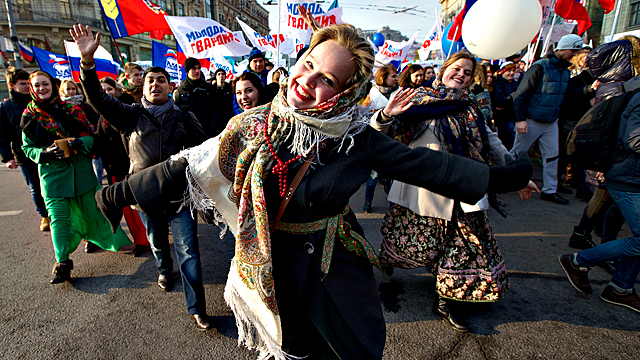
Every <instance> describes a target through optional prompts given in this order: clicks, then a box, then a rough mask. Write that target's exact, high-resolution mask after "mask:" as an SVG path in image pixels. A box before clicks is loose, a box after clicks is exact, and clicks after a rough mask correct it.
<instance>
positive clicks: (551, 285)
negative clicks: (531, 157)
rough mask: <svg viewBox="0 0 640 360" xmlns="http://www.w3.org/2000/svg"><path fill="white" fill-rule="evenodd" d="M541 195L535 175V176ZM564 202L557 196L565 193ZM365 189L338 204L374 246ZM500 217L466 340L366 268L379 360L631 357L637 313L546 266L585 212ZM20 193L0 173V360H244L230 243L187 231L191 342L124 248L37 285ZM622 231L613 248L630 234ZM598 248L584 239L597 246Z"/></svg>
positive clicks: (31, 229) (32, 233)
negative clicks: (193, 280)
mask: <svg viewBox="0 0 640 360" xmlns="http://www.w3.org/2000/svg"><path fill="white" fill-rule="evenodd" d="M536 178H537V179H538V181H537V183H538V184H539V185H541V182H540V181H539V179H540V173H539V171H537V172H536V175H535V176H534V179H536ZM568 197H569V196H568ZM363 198H364V188H362V189H361V190H360V192H359V193H358V194H357V195H356V196H354V197H353V198H352V200H351V206H352V208H353V209H354V211H356V213H360V214H358V216H359V218H360V220H359V221H360V222H361V224H362V225H363V227H364V229H365V232H366V235H367V238H368V240H369V241H370V242H371V243H372V244H373V246H374V248H376V249H378V248H379V246H380V241H381V235H380V231H379V228H380V223H381V221H382V217H383V215H384V212H385V210H386V208H387V207H388V202H387V201H386V200H385V194H384V192H383V191H382V187H380V186H378V189H377V191H376V198H375V200H374V204H373V213H371V214H363V213H361V212H362V204H363ZM501 198H502V199H503V200H505V201H506V202H507V203H508V205H509V207H508V211H509V212H510V214H511V216H510V217H509V218H508V219H503V218H501V217H500V216H499V215H498V214H497V213H495V212H494V211H489V217H490V222H491V225H492V227H493V229H494V232H495V234H496V237H497V241H498V244H499V246H500V249H501V251H502V254H503V256H504V259H505V262H506V265H507V269H508V271H509V274H510V279H511V290H510V291H509V292H508V293H507V294H506V297H505V299H503V300H501V301H499V302H497V303H484V304H462V306H458V307H457V309H458V310H459V311H460V312H462V313H463V314H464V317H465V319H466V320H467V321H468V323H469V324H470V326H471V328H472V333H468V334H458V333H456V332H454V331H453V330H451V329H450V328H449V327H448V326H447V325H446V324H445V323H444V322H443V321H442V320H440V319H439V318H438V317H437V316H436V315H434V314H433V313H432V312H431V306H432V304H433V301H434V287H435V278H434V277H433V276H432V275H431V274H430V271H429V270H427V269H424V268H420V269H414V270H401V269H396V271H395V272H394V274H393V276H387V275H383V274H381V273H380V272H378V271H377V270H376V277H377V280H378V283H379V291H380V295H381V299H382V304H381V306H382V307H383V311H384V315H385V319H386V322H387V343H386V347H385V352H384V359H638V358H640V351H639V350H640V336H639V334H640V333H639V331H640V321H639V320H640V314H639V313H637V312H634V311H632V310H629V309H626V308H623V307H619V306H615V305H611V304H608V303H605V302H604V301H602V300H600V299H599V293H600V292H601V291H602V289H603V288H604V286H605V285H606V284H607V282H608V281H609V279H610V275H609V274H608V273H606V272H605V271H603V270H602V269H600V268H595V269H593V270H592V271H591V272H590V274H589V276H590V279H591V283H592V285H593V287H594V290H595V292H594V293H593V294H591V295H583V294H581V293H579V292H578V291H577V290H575V289H574V288H573V287H572V286H571V285H570V283H569V282H568V280H567V279H566V277H565V275H564V273H563V271H562V269H561V268H560V266H559V265H558V261H557V257H558V255H560V254H564V253H568V252H571V251H572V249H570V248H569V247H568V246H567V244H568V239H569V236H570V234H571V231H572V229H573V226H574V225H576V224H577V222H578V220H579V218H580V216H581V214H582V211H583V209H584V206H585V203H583V202H580V201H577V200H575V199H574V198H573V197H569V198H570V199H571V204H569V205H567V206H561V205H556V204H552V203H548V202H544V201H541V200H539V198H538V195H534V196H533V198H532V199H531V200H529V201H522V200H520V199H518V197H517V194H507V195H503V196H501ZM38 224H39V216H38V214H37V213H36V211H35V209H34V206H33V203H32V202H31V198H30V196H29V191H28V188H27V187H26V185H25V184H24V180H23V179H22V176H21V174H20V172H19V171H18V170H9V169H7V168H6V167H4V166H2V167H1V168H0V230H1V231H0V258H1V263H2V264H4V265H3V266H2V267H0V269H2V270H1V271H0V309H1V310H0V359H67V358H72V359H253V358H254V357H255V353H253V352H252V351H249V350H246V349H245V348H244V347H242V346H238V342H237V338H238V335H237V330H236V327H235V320H234V318H233V316H232V313H231V311H230V310H229V308H228V307H227V306H226V305H225V303H224V299H223V291H224V284H225V281H226V276H227V273H228V271H229V260H230V259H231V257H232V256H233V239H232V237H230V236H229V235H227V236H226V237H224V238H223V239H220V238H219V232H218V229H217V228H216V227H212V226H208V225H204V224H200V225H199V226H198V234H199V239H200V251H201V256H202V260H203V261H202V266H203V279H204V284H205V291H206V296H207V309H208V313H209V314H210V315H211V316H212V317H213V319H214V323H215V325H216V329H215V330H211V331H206V332H201V331H198V330H197V329H196V327H195V325H194V324H193V323H192V321H191V319H190V318H189V317H188V316H187V313H186V308H185V301H184V295H183V293H182V285H181V284H180V280H179V276H180V275H179V271H178V269H177V267H175V266H174V272H173V276H174V279H175V280H176V282H177V284H176V286H175V288H174V290H173V291H171V292H170V293H165V292H163V291H161V290H160V289H159V288H158V286H157V284H156V280H157V272H156V270H155V265H154V260H153V256H152V255H151V253H146V254H144V255H143V256H142V257H133V256H132V255H131V254H130V250H131V248H130V247H127V248H124V249H123V250H121V251H119V252H117V253H112V252H107V251H99V252H97V253H93V254H85V253H84V251H83V246H82V244H81V246H80V247H79V248H78V250H77V251H76V252H75V253H73V254H72V256H71V258H72V259H73V261H74V266H75V269H74V270H73V272H72V277H73V279H72V281H71V282H70V283H64V284H60V285H50V284H49V280H50V278H51V268H52V266H53V263H54V257H53V248H52V244H51V238H50V234H49V233H43V232H40V231H39V230H38ZM629 235H630V232H629V230H628V227H626V225H625V227H624V230H623V232H622V233H621V234H620V237H625V236H629ZM597 241H598V239H597V238H596V242H597Z"/></svg>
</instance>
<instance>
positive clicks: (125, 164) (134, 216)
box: [85, 76, 151, 257]
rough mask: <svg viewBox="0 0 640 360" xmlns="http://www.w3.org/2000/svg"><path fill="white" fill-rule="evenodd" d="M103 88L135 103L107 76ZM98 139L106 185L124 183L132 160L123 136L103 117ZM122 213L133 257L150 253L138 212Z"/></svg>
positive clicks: (87, 249) (131, 210) (101, 83)
mask: <svg viewBox="0 0 640 360" xmlns="http://www.w3.org/2000/svg"><path fill="white" fill-rule="evenodd" d="M100 85H101V86H102V89H104V91H105V92H106V93H107V94H109V95H111V96H113V97H115V98H118V99H122V97H123V96H128V97H131V102H133V97H132V96H131V95H129V94H124V93H123V92H122V88H121V87H120V84H118V83H117V82H116V81H115V80H114V79H113V78H111V77H108V76H107V77H104V78H102V79H100ZM96 136H97V140H98V142H99V149H100V157H101V158H102V162H103V165H104V169H105V170H106V171H107V182H108V183H109V185H111V184H114V183H117V182H118V181H122V180H124V178H125V176H127V175H128V174H129V165H130V161H129V154H127V149H126V148H125V146H124V142H123V141H122V135H121V134H120V132H119V131H118V130H116V129H115V128H114V127H113V126H111V124H109V123H108V122H107V120H105V119H104V118H103V117H102V116H101V117H100V120H99V121H98V129H97V130H96ZM122 213H123V215H124V220H125V222H126V223H127V227H128V228H129V233H130V234H131V237H132V238H133V244H134V245H135V248H134V250H133V255H134V256H136V257H137V256H140V255H142V254H143V253H144V252H145V251H147V250H149V247H150V246H151V245H150V244H149V240H148V239H147V229H146V228H145V227H144V224H143V223H142V220H141V219H140V215H138V212H137V211H135V210H133V209H132V208H130V207H128V206H126V207H124V208H123V209H122ZM89 244H91V243H89V242H87V246H86V248H85V250H86V251H87V252H91V251H90V249H91V248H92V246H91V245H89Z"/></svg>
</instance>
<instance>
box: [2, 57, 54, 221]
mask: <svg viewBox="0 0 640 360" xmlns="http://www.w3.org/2000/svg"><path fill="white" fill-rule="evenodd" d="M6 78H7V84H8V85H9V99H7V100H6V101H4V102H3V103H2V105H0V156H1V157H2V162H3V163H5V164H6V166H7V167H8V168H9V169H18V168H20V172H22V176H23V177H24V180H25V181H26V182H27V186H29V192H31V198H32V199H33V203H34V204H35V205H36V210H37V211H38V214H40V217H41V218H42V220H41V221H40V230H41V231H49V215H48V213H47V208H46V207H45V205H44V200H43V199H42V194H41V193H40V177H39V176H38V164H36V163H34V162H33V161H31V160H30V159H29V158H28V157H27V156H26V155H25V154H24V152H23V151H22V149H21V148H20V147H21V146H22V129H21V128H20V119H21V118H22V112H23V111H24V109H25V108H26V107H27V104H29V102H30V101H31V95H30V94H29V73H28V72H26V71H24V70H22V69H16V68H11V69H9V71H7V73H6Z"/></svg>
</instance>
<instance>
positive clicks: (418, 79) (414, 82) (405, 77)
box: [399, 64, 424, 89]
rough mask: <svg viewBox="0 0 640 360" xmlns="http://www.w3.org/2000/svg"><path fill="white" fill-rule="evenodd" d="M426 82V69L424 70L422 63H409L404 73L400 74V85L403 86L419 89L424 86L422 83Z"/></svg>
mask: <svg viewBox="0 0 640 360" xmlns="http://www.w3.org/2000/svg"><path fill="white" fill-rule="evenodd" d="M423 82H424V70H422V66H420V65H415V64H413V65H409V66H408V67H407V68H406V69H404V71H402V73H401V74H400V79H399V83H400V87H403V88H407V87H409V88H413V89H417V88H419V87H422V83H423Z"/></svg>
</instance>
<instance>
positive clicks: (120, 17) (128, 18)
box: [99, 0, 172, 39]
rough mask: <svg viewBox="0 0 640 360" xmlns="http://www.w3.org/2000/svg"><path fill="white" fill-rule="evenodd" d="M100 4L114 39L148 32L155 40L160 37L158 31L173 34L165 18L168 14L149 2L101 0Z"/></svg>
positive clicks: (141, 0) (145, 0)
mask: <svg viewBox="0 0 640 360" xmlns="http://www.w3.org/2000/svg"><path fill="white" fill-rule="evenodd" d="M99 3H100V9H101V10H102V13H103V14H104V18H105V20H106V21H107V24H108V25H109V30H111V36H112V37H113V38H114V39H119V38H121V37H126V36H131V35H135V34H140V33H143V32H147V31H149V32H152V33H150V34H149V36H150V37H153V38H155V39H157V38H158V37H157V36H160V33H159V32H158V31H164V34H172V32H171V28H170V27H169V24H167V20H165V18H164V16H165V15H166V14H167V13H166V12H165V11H164V10H163V9H162V7H160V6H158V5H156V4H154V3H152V2H151V1H149V0H100V1H99ZM160 39H162V38H160Z"/></svg>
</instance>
